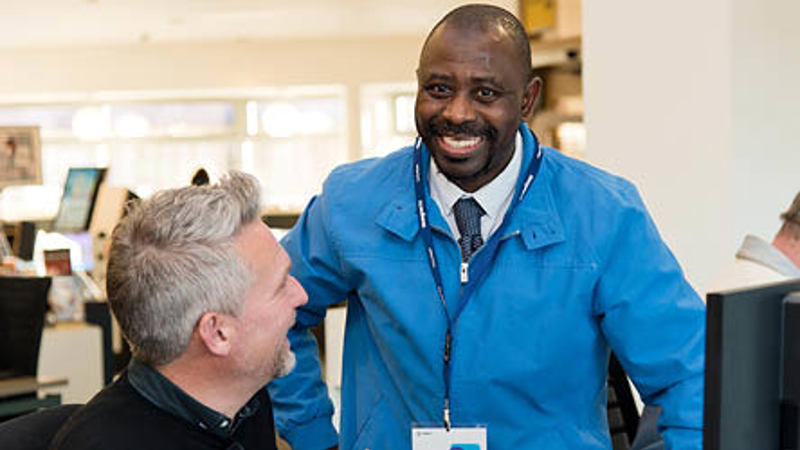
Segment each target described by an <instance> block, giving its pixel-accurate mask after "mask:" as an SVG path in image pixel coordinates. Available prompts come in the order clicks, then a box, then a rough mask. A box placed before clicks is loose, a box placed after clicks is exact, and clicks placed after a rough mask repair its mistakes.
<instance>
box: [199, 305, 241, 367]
mask: <svg viewBox="0 0 800 450" xmlns="http://www.w3.org/2000/svg"><path fill="white" fill-rule="evenodd" d="M236 330H237V328H236V324H235V323H234V321H233V318H232V317H230V316H227V315H225V314H220V313H216V312H207V313H205V314H203V315H202V316H200V320H199V321H198V322H197V328H196V333H197V334H198V337H199V338H200V341H201V342H202V343H203V345H204V346H205V348H206V350H208V352H209V353H211V354H213V355H216V356H227V355H228V354H230V352H231V348H232V347H233V345H232V339H233V337H234V336H235V334H236Z"/></svg>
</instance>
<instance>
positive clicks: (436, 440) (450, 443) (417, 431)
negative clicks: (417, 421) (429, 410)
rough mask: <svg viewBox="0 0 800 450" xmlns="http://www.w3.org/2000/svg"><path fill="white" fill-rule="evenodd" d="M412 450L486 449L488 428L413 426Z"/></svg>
mask: <svg viewBox="0 0 800 450" xmlns="http://www.w3.org/2000/svg"><path fill="white" fill-rule="evenodd" d="M411 449H412V450H486V428H480V427H469V428H467V427H465V428H451V429H450V431H447V430H446V429H445V428H412V429H411Z"/></svg>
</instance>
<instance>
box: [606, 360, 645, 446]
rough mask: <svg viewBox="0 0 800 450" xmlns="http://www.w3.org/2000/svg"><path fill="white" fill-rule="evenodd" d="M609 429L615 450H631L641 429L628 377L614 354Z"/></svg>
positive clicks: (610, 381) (608, 407) (610, 389)
mask: <svg viewBox="0 0 800 450" xmlns="http://www.w3.org/2000/svg"><path fill="white" fill-rule="evenodd" d="M606 412H607V414H608V427H609V431H610V433H611V443H612V445H613V447H614V450H629V449H630V448H631V443H632V442H633V440H634V438H635V437H636V430H637V428H639V411H638V410H637V408H636V401H635V400H634V399H633V392H632V391H631V386H630V384H629V383H628V376H627V375H626V374H625V370H624V369H623V368H622V365H621V364H620V363H619V360H617V357H616V356H615V355H614V353H611V357H610V358H609V362H608V404H607V409H606Z"/></svg>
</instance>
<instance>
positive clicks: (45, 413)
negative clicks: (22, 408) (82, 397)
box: [0, 405, 82, 450]
mask: <svg viewBox="0 0 800 450" xmlns="http://www.w3.org/2000/svg"><path fill="white" fill-rule="evenodd" d="M81 406H82V405H59V406H54V407H52V408H47V409H42V410H39V411H36V412H33V413H30V414H26V415H24V416H20V417H16V418H14V419H11V420H9V421H7V422H3V423H0V448H8V449H11V448H13V449H15V450H45V449H47V448H48V447H49V446H50V441H51V440H52V439H53V437H54V436H55V434H56V432H57V431H58V430H59V429H60V428H61V426H62V425H63V424H64V422H66V421H67V419H69V417H70V416H71V415H72V414H73V413H74V412H75V411H77V410H78V408H80V407H81Z"/></svg>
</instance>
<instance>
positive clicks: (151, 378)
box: [128, 358, 260, 439]
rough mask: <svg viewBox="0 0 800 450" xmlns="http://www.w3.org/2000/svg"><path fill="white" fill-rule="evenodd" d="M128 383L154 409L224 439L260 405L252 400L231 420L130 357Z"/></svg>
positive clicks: (157, 372) (255, 400)
mask: <svg viewBox="0 0 800 450" xmlns="http://www.w3.org/2000/svg"><path fill="white" fill-rule="evenodd" d="M128 380H129V381H130V383H131V386H133V388H134V389H135V390H136V392H138V393H139V395H141V396H142V397H144V398H146V399H147V400H148V401H150V402H151V403H153V404H154V405H156V406H157V407H159V408H161V409H162V410H164V411H166V412H168V413H170V414H173V415H175V416H177V417H180V418H182V419H185V420H187V421H189V422H190V423H193V424H195V425H197V426H198V427H200V428H202V429H204V430H208V431H210V432H211V433H213V434H215V435H217V436H219V437H221V438H224V439H228V438H230V437H231V435H232V434H233V433H234V432H235V431H236V428H237V427H238V425H239V424H240V423H241V422H242V419H244V418H246V417H249V416H252V415H253V414H254V413H255V412H256V411H258V408H259V406H260V404H259V401H258V399H256V398H255V397H253V398H251V399H250V401H248V402H247V404H245V405H244V407H242V409H240V410H239V412H238V413H236V418H235V419H233V420H231V419H230V418H229V417H227V416H226V415H224V414H222V413H220V412H217V411H215V410H213V409H211V408H209V407H207V406H205V405H203V404H202V403H200V402H199V401H197V400H195V399H194V398H193V397H192V396H190V395H189V394H187V393H186V392H184V391H183V389H181V388H179V387H178V386H176V385H175V384H174V383H173V382H172V381H170V380H169V379H168V378H167V377H165V376H164V375H162V374H161V373H160V372H159V371H157V370H155V369H153V368H152V367H150V366H148V365H147V364H145V363H143V362H141V361H139V360H137V359H136V358H132V359H131V363H130V365H129V366H128Z"/></svg>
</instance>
